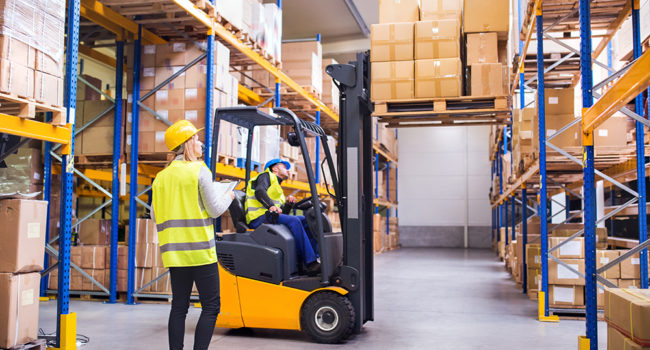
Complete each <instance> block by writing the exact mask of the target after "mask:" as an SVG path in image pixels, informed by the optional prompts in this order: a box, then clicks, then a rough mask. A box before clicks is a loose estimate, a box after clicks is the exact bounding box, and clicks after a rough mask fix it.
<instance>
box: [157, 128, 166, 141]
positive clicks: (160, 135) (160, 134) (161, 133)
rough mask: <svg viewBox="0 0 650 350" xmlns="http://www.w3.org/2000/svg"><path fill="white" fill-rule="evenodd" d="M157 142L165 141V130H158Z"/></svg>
mask: <svg viewBox="0 0 650 350" xmlns="http://www.w3.org/2000/svg"><path fill="white" fill-rule="evenodd" d="M156 142H165V132H164V131H156Z"/></svg>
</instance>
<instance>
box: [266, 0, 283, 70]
mask: <svg viewBox="0 0 650 350" xmlns="http://www.w3.org/2000/svg"><path fill="white" fill-rule="evenodd" d="M264 48H265V50H266V51H267V52H268V53H269V54H271V56H273V58H275V59H276V60H277V61H278V62H279V61H282V9H280V8H278V6H277V5H276V4H275V3H267V4H264Z"/></svg>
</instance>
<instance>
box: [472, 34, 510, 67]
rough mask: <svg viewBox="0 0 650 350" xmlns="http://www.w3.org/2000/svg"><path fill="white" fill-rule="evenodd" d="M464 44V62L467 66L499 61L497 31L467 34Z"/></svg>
mask: <svg viewBox="0 0 650 350" xmlns="http://www.w3.org/2000/svg"><path fill="white" fill-rule="evenodd" d="M466 45H467V50H466V57H467V58H466V59H467V61H466V62H467V65H468V66H471V65H473V64H477V63H499V56H498V51H497V33H494V32H492V33H470V34H467V41H466ZM502 63H503V62H502Z"/></svg>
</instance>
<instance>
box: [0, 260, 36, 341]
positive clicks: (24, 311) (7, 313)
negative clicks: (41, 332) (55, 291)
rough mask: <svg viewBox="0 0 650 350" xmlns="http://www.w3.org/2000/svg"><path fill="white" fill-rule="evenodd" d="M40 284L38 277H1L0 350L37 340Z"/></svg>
mask: <svg viewBox="0 0 650 350" xmlns="http://www.w3.org/2000/svg"><path fill="white" fill-rule="evenodd" d="M41 260H42V256H41ZM40 283H41V274H40V273H24V274H17V275H15V274H11V273H0V310H2V314H0V348H14V347H16V346H19V345H21V344H25V343H29V342H30V341H33V340H35V339H36V338H37V337H38V306H39V303H38V296H39V288H40Z"/></svg>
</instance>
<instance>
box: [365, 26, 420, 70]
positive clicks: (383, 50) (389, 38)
mask: <svg viewBox="0 0 650 350" xmlns="http://www.w3.org/2000/svg"><path fill="white" fill-rule="evenodd" d="M370 46H371V50H370V61H371V62H389V61H409V60H412V59H413V23H410V22H405V23H386V24H373V25H372V26H371V32H370Z"/></svg>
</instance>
